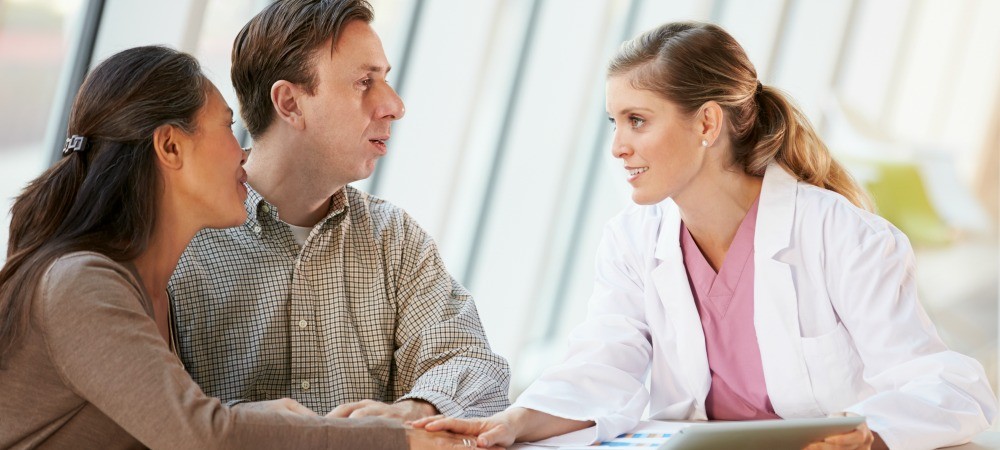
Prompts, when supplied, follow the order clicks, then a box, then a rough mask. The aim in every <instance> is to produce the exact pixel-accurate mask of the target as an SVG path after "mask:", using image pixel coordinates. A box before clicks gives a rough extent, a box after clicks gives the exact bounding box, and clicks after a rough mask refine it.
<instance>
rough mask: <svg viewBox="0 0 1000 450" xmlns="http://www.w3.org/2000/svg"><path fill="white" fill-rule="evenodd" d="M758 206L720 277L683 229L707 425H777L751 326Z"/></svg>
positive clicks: (741, 230) (744, 224)
mask: <svg viewBox="0 0 1000 450" xmlns="http://www.w3.org/2000/svg"><path fill="white" fill-rule="evenodd" d="M759 200H760V198H759V197H758V199H757V200H755V201H754V203H753V205H752V206H751V207H750V210H749V211H747V214H746V216H745V217H744V218H743V222H741V223H740V227H739V229H738V230H737V231H736V236H735V237H733V242H732V244H730V246H729V251H728V252H727V253H726V258H725V260H724V261H723V262H722V267H721V268H720V270H719V273H718V274H716V272H715V270H714V269H712V266H711V265H710V264H709V263H708V260H706V259H705V256H704V255H703V254H702V253H701V250H700V249H699V248H698V245H697V244H696V243H695V241H694V238H692V237H691V233H690V232H689V231H688V229H687V227H686V226H684V224H683V223H681V251H682V252H683V255H684V266H685V268H686V269H687V274H688V281H689V282H690V283H691V293H692V294H693V295H694V302H695V305H696V306H697V307H698V314H699V315H700V316H701V327H702V329H703V330H704V332H705V350H706V351H707V353H708V367H709V371H710V372H711V374H712V387H711V388H710V389H709V391H708V397H706V398H705V409H706V412H707V413H708V418H709V420H758V419H780V417H779V416H778V415H777V414H775V413H774V408H773V407H771V399H770V398H769V397H768V396H767V386H766V385H765V384H764V369H763V367H762V366H761V362H760V348H759V347H758V346H757V333H756V331H755V330H754V324H753V283H754V280H753V275H754V270H753V237H754V225H755V224H756V223H757V203H758V201H759Z"/></svg>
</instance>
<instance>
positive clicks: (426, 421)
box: [406, 414, 444, 428]
mask: <svg viewBox="0 0 1000 450" xmlns="http://www.w3.org/2000/svg"><path fill="white" fill-rule="evenodd" d="M440 419H444V414H438V415H434V416H427V417H424V418H421V419H417V420H412V421H408V422H406V423H407V424H408V425H410V426H411V427H413V428H423V427H424V426H425V425H427V424H429V423H431V422H433V421H435V420H440Z"/></svg>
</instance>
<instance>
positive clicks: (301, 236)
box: [288, 224, 313, 247]
mask: <svg viewBox="0 0 1000 450" xmlns="http://www.w3.org/2000/svg"><path fill="white" fill-rule="evenodd" d="M288 228H291V229H292V236H293V237H295V242H297V243H298V244H299V247H305V246H306V238H308V237H309V233H311V232H312V230H313V227H300V226H296V225H292V224H288Z"/></svg>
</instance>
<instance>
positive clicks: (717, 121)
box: [695, 101, 724, 147]
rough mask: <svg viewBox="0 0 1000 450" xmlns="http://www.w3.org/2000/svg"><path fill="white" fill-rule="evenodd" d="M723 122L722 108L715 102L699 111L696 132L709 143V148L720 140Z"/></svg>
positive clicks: (705, 105)
mask: <svg viewBox="0 0 1000 450" xmlns="http://www.w3.org/2000/svg"><path fill="white" fill-rule="evenodd" d="M723 120H724V116H723V113H722V107H721V106H719V104H718V103H716V102H714V101H707V102H705V104H704V105H701V108H699V109H698V112H697V113H696V115H695V127H696V130H695V131H696V132H697V133H698V135H699V136H700V137H701V139H704V140H706V141H708V146H709V147H711V146H712V144H714V143H715V140H716V139H718V138H719V133H721V132H722V123H723Z"/></svg>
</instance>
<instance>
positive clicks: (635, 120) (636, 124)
mask: <svg viewBox="0 0 1000 450" xmlns="http://www.w3.org/2000/svg"><path fill="white" fill-rule="evenodd" d="M628 120H629V122H630V123H631V124H632V128H633V129H636V128H640V127H642V125H643V124H645V123H646V119H643V118H642V117H639V116H629V117H628Z"/></svg>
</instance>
